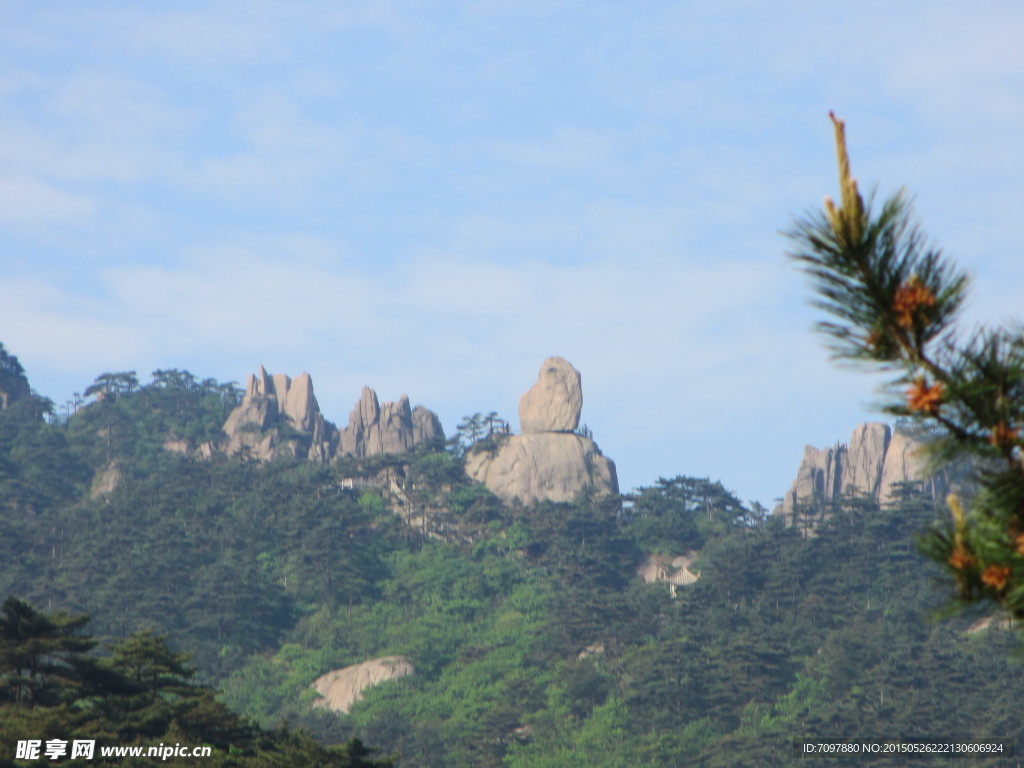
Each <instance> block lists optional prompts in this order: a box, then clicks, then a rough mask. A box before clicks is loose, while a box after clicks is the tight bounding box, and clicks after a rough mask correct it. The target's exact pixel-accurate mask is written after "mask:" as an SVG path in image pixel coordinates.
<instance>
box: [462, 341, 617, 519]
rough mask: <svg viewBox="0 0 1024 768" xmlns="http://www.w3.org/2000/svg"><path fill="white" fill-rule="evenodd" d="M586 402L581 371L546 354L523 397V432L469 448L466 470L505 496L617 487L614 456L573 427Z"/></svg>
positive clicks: (562, 497)
mask: <svg viewBox="0 0 1024 768" xmlns="http://www.w3.org/2000/svg"><path fill="white" fill-rule="evenodd" d="M582 406H583V390H582V387H581V384H580V374H579V371H577V370H576V369H575V368H573V367H572V366H571V365H570V364H569V363H568V362H566V361H565V360H563V359H562V358H560V357H551V358H548V359H547V360H545V361H544V364H543V365H542V366H541V370H540V376H539V377H538V380H537V383H536V384H534V385H533V386H532V387H531V388H530V389H529V390H527V392H526V393H525V394H524V395H523V396H522V398H521V399H520V401H519V419H520V425H521V427H522V430H523V434H521V435H509V436H507V437H505V436H502V437H500V438H499V439H498V440H497V447H494V448H493V449H490V450H485V449H478V450H471V451H470V452H469V454H468V455H467V456H466V474H467V475H469V477H470V478H471V479H473V480H476V481H478V482H481V483H483V484H484V485H486V486H487V488H488V489H490V491H491V492H492V493H493V494H494V495H495V496H497V497H499V498H500V499H502V500H503V501H505V502H511V501H512V500H513V499H516V498H518V499H519V500H520V501H522V502H523V503H524V504H529V503H531V502H534V501H539V500H545V499H546V500H550V501H570V500H571V499H572V498H573V497H574V496H575V495H576V494H577V493H579V492H580V491H582V490H584V489H586V488H592V489H593V490H594V491H596V492H597V493H600V494H609V493H612V494H614V493H618V492H619V483H618V478H617V477H616V474H615V464H614V462H612V461H611V459H608V458H606V457H605V456H604V455H602V453H601V451H600V450H599V449H598V447H597V445H596V444H595V443H594V441H593V440H591V439H590V438H589V437H585V436H583V435H579V434H576V433H574V432H572V430H573V429H575V428H576V427H577V425H578V424H579V418H580V409H581V408H582Z"/></svg>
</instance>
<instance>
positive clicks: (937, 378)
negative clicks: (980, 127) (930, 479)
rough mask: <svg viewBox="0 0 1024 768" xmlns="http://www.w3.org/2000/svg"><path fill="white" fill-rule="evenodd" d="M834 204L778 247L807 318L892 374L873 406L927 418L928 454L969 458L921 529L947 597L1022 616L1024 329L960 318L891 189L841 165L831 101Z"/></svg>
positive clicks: (962, 279)
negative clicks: (812, 316) (969, 475)
mask: <svg viewBox="0 0 1024 768" xmlns="http://www.w3.org/2000/svg"><path fill="white" fill-rule="evenodd" d="M830 117H831V118H832V122H833V125H834V128H835V139H836V154H837V156H838V159H839V185H840V190H841V203H840V205H838V206H837V205H836V204H835V203H834V202H833V201H832V200H831V199H829V198H825V205H824V209H823V210H820V211H813V212H810V213H807V214H805V215H804V216H802V217H800V218H798V219H797V221H796V222H795V224H794V226H793V228H792V229H791V230H790V231H788V232H787V233H786V235H787V237H788V238H789V239H790V240H791V242H792V243H793V244H794V248H793V250H792V251H791V252H790V253H789V254H788V255H789V256H790V257H791V258H793V259H794V260H795V261H796V262H797V264H798V265H799V267H800V268H801V269H802V270H803V271H804V272H805V273H806V274H807V276H808V278H809V280H810V283H811V286H812V289H813V292H814V294H815V297H816V298H815V300H814V305H815V306H817V307H818V308H820V309H822V310H824V311H825V313H826V314H827V315H829V316H830V319H829V320H827V321H823V322H820V323H818V324H817V326H816V328H817V330H819V331H820V332H822V333H823V334H824V335H825V336H826V337H827V338H828V340H829V345H830V348H831V351H832V353H833V357H834V358H835V359H837V360H839V361H840V362H845V363H852V364H857V365H862V366H867V367H871V368H874V369H876V370H878V369H880V370H883V371H886V372H890V373H892V374H893V378H892V379H891V381H890V382H889V383H888V384H887V385H886V387H885V403H884V406H883V408H884V410H885V411H886V412H888V413H890V414H893V415H896V416H900V417H907V418H910V419H912V420H914V421H916V422H919V423H921V424H922V425H925V426H927V427H929V431H930V432H933V433H934V434H936V435H937V437H936V440H935V442H934V443H933V444H932V445H931V446H930V448H931V451H932V456H933V458H934V460H935V461H936V463H941V462H944V461H949V460H952V459H953V458H961V457H965V456H966V457H970V458H971V463H972V466H973V467H974V474H975V480H976V486H977V489H978V491H977V493H976V494H974V495H973V496H972V498H971V499H970V502H969V508H968V506H966V505H965V501H964V500H963V499H961V498H958V497H956V496H951V497H949V498H948V499H947V500H946V503H947V506H948V507H949V512H950V514H949V517H948V518H947V519H946V520H944V521H939V522H937V523H936V525H935V526H934V527H933V529H932V530H931V531H930V532H929V533H928V534H926V535H925V536H924V537H922V539H921V549H922V551H923V552H924V553H925V554H926V555H927V556H929V557H930V558H932V559H933V560H935V561H937V562H938V563H940V564H941V565H942V566H943V567H944V568H945V569H946V570H947V571H948V572H949V574H950V575H951V577H952V579H953V582H954V584H955V592H956V595H957V597H958V598H959V599H960V600H962V601H964V602H966V603H974V602H980V601H993V602H995V603H997V604H999V605H1001V606H1003V607H1005V608H1006V609H1007V610H1008V611H1009V612H1010V613H1011V614H1012V615H1013V616H1014V617H1015V618H1018V619H1021V618H1024V461H1022V459H1024V457H1022V452H1021V449H1022V446H1024V439H1022V435H1021V429H1022V427H1024V329H1022V327H1021V326H1019V325H1017V326H1012V327H1006V328H994V329H988V328H983V329H980V330H977V331H974V332H973V333H972V334H969V335H965V334H964V333H963V331H962V329H961V328H960V326H959V325H958V323H959V321H960V312H961V309H962V306H963V302H964V298H965V296H966V291H967V287H968V283H969V278H968V276H967V274H966V273H965V272H963V271H962V270H960V269H959V268H958V267H957V266H956V265H955V264H954V263H953V262H952V261H951V260H950V259H948V258H947V257H946V256H944V255H943V254H942V252H941V251H940V250H939V249H938V248H936V247H934V246H933V245H931V244H930V243H929V242H928V241H927V239H926V238H925V236H924V235H923V234H922V232H921V230H920V229H919V227H918V226H917V224H916V223H915V220H914V217H913V214H912V210H911V205H910V202H909V201H908V199H907V196H906V194H905V193H904V192H903V191H900V192H898V193H896V194H895V195H893V196H892V197H890V198H889V199H887V200H886V201H885V202H884V203H883V204H882V205H881V206H880V207H879V208H878V210H877V211H876V210H875V206H874V204H873V200H870V199H869V200H868V202H867V203H865V202H864V199H863V198H862V197H861V194H860V192H859V190H858V187H857V181H856V180H855V179H854V178H853V176H852V174H851V171H850V160H849V155H848V153H847V149H846V134H845V126H844V124H843V121H841V120H839V119H837V118H836V117H835V115H833V114H832V113H830Z"/></svg>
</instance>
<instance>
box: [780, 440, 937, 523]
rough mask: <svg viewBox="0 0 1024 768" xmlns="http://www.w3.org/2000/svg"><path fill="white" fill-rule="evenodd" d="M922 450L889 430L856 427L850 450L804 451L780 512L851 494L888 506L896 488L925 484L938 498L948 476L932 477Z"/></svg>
mask: <svg viewBox="0 0 1024 768" xmlns="http://www.w3.org/2000/svg"><path fill="white" fill-rule="evenodd" d="M921 448H922V445H921V443H920V442H918V441H917V440H915V439H914V438H913V437H911V436H910V435H907V434H904V433H902V432H896V433H895V434H893V432H892V430H891V429H890V428H889V427H888V426H887V425H885V424H878V423H868V424H862V425H861V426H859V427H857V428H856V429H855V430H854V431H853V434H852V435H851V436H850V442H849V443H848V444H843V443H836V445H835V446H834V447H832V448H814V447H813V446H810V445H808V446H806V447H805V448H804V456H803V460H802V461H801V462H800V467H799V469H797V473H796V479H795V480H793V483H792V485H790V487H789V490H788V491H786V495H785V496H783V498H782V504H781V505H780V506H779V507H778V509H777V510H776V512H781V513H782V514H784V515H792V513H793V511H794V509H795V508H796V506H797V505H798V504H800V503H801V502H812V501H828V500H834V499H838V498H839V497H840V496H843V495H849V494H862V495H865V494H866V495H868V496H872V497H874V498H875V499H877V500H878V501H879V502H880V503H882V504H885V503H887V502H889V501H890V500H891V499H892V486H893V484H895V483H907V482H924V484H925V489H926V490H927V491H929V492H930V493H931V494H932V496H933V497H937V496H939V495H941V494H943V493H945V492H946V490H948V488H949V484H950V481H949V475H948V474H947V473H939V474H935V475H929V474H928V472H927V462H926V460H925V456H924V452H923V451H922V450H921Z"/></svg>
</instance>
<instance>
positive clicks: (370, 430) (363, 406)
mask: <svg viewBox="0 0 1024 768" xmlns="http://www.w3.org/2000/svg"><path fill="white" fill-rule="evenodd" d="M435 438H440V439H442V440H443V439H444V430H443V429H442V428H441V420H440V419H439V418H438V417H437V414H435V413H434V412H433V411H430V410H428V409H426V408H424V407H423V406H422V405H417V406H416V407H415V408H412V407H410V405H409V398H408V397H407V396H405V395H402V396H401V397H400V398H399V399H398V402H397V403H394V402H386V403H384V405H383V406H382V405H380V403H379V401H378V400H377V393H376V392H374V391H373V390H372V389H370V387H363V392H362V394H361V395H360V397H359V402H357V403H356V405H355V407H354V408H353V409H352V413H351V414H350V415H349V418H348V426H346V427H345V428H344V429H342V430H341V434H340V437H339V450H340V452H341V453H343V454H349V455H352V456H358V457H363V456H372V455H374V454H378V453H405V452H406V451H408V450H409V449H410V448H412V447H413V446H414V445H416V444H418V443H423V442H427V441H429V440H433V439H435Z"/></svg>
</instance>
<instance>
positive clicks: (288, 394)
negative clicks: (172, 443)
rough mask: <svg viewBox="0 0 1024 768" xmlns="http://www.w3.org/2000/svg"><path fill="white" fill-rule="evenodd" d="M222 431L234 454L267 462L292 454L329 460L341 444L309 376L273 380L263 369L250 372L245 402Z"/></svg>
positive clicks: (229, 418)
mask: <svg viewBox="0 0 1024 768" xmlns="http://www.w3.org/2000/svg"><path fill="white" fill-rule="evenodd" d="M223 430H224V434H225V435H227V448H226V451H227V453H228V454H229V455H234V454H237V453H241V452H245V451H248V452H249V453H250V454H251V455H252V456H253V457H255V458H257V459H262V460H269V459H272V458H274V456H278V455H288V456H300V457H302V458H308V459H312V460H314V461H320V462H326V461H328V460H329V459H330V458H331V457H332V456H333V455H334V452H335V448H336V443H337V429H336V428H335V427H334V425H333V424H330V423H329V422H327V421H326V420H325V419H324V417H323V414H321V413H320V406H319V405H318V404H317V401H316V396H315V395H314V394H313V380H312V379H311V378H310V376H309V374H308V373H302V374H299V375H298V376H297V377H295V379H290V378H288V377H287V376H285V375H284V374H283V373H277V374H274V375H273V376H270V375H268V374H267V372H266V370H265V369H264V368H263V366H262V365H261V366H260V370H259V373H258V374H256V375H255V376H254V375H252V374H249V378H248V380H247V381H246V384H245V395H244V396H243V398H242V402H241V404H239V406H238V407H237V408H235V409H234V410H233V411H232V412H231V413H230V414H229V415H228V419H227V421H226V422H224V427H223Z"/></svg>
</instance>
